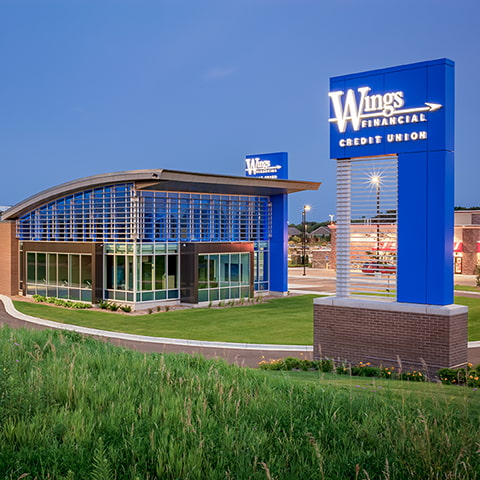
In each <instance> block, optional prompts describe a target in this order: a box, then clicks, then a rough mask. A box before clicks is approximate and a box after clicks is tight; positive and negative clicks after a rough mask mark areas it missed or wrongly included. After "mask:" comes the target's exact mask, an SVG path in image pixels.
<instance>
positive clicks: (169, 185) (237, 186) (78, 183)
mask: <svg viewBox="0 0 480 480" xmlns="http://www.w3.org/2000/svg"><path fill="white" fill-rule="evenodd" d="M115 183H134V184H135V187H136V188H137V189H139V190H162V191H165V190H167V191H180V192H182V191H183V192H198V193H200V192H202V193H224V194H231V195H275V194H279V193H295V192H301V191H304V190H317V189H318V187H319V186H320V185H321V184H320V183H319V182H305V181H296V180H276V179H270V178H254V177H236V176H229V175H210V174H204V173H193V172H180V171H177V170H165V169H149V170H129V171H126V172H115V173H104V174H100V175H93V176H91V177H84V178H80V179H78V180H72V181H70V182H66V183H62V184H60V185H57V186H55V187H51V188H48V189H46V190H43V191H42V192H40V193H37V194H35V195H32V196H31V197H28V198H27V199H25V200H23V201H21V202H20V203H17V204H16V205H14V206H13V207H10V208H9V209H8V210H6V211H5V212H3V214H2V220H14V219H17V218H19V217H21V216H22V215H25V214H26V213H28V212H30V211H31V210H34V209H35V208H37V207H40V206H42V205H45V204H47V203H49V202H51V201H53V200H55V199H56V198H59V197H66V196H68V195H72V194H74V193H77V192H80V191H82V190H88V189H92V188H96V187H101V186H104V185H112V184H115Z"/></svg>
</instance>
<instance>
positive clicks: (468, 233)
mask: <svg viewBox="0 0 480 480" xmlns="http://www.w3.org/2000/svg"><path fill="white" fill-rule="evenodd" d="M479 241H480V228H478V227H470V228H469V227H463V229H462V243H463V246H462V247H463V248H462V249H463V251H462V273H463V274H465V275H473V274H474V272H475V267H476V266H477V263H478V254H477V242H479Z"/></svg>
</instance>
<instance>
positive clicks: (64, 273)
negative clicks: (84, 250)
mask: <svg viewBox="0 0 480 480" xmlns="http://www.w3.org/2000/svg"><path fill="white" fill-rule="evenodd" d="M26 263H27V294H28V295H44V296H46V297H56V298H65V299H70V300H81V301H84V302H91V301H92V257H91V255H83V254H75V253H68V254H64V253H42V252H27V253H26Z"/></svg>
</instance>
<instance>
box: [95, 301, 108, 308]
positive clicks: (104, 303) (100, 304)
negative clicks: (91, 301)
mask: <svg viewBox="0 0 480 480" xmlns="http://www.w3.org/2000/svg"><path fill="white" fill-rule="evenodd" d="M97 305H98V308H101V309H102V310H106V309H107V308H108V302H107V301H106V300H100V301H99V302H98V303H97Z"/></svg>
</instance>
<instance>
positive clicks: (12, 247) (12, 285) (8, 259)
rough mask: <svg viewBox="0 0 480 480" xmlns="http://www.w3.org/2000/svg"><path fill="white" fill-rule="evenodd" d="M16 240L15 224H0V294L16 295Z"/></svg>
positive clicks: (17, 288) (17, 279) (17, 284)
mask: <svg viewBox="0 0 480 480" xmlns="http://www.w3.org/2000/svg"><path fill="white" fill-rule="evenodd" d="M18 282H19V276H18V240H17V239H16V236H15V222H0V293H1V294H3V295H9V296H10V295H17V294H18V290H19V283H18Z"/></svg>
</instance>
